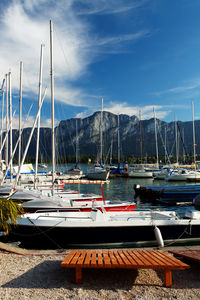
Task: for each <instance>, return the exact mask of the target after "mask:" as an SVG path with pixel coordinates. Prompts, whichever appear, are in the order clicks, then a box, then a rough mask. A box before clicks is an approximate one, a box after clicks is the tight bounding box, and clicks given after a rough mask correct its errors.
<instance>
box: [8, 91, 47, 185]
mask: <svg viewBox="0 0 200 300" xmlns="http://www.w3.org/2000/svg"><path fill="white" fill-rule="evenodd" d="M46 92H47V88H46V89H45V91H44V95H43V97H42V100H41V102H40V105H39V107H38V112H37V115H36V117H35V120H34V123H33V127H32V129H31V133H30V135H29V138H28V141H27V144H26V148H25V150H24V152H23V157H22V159H21V164H20V166H19V169H18V173H17V175H16V178H15V182H14V185H13V187H15V186H16V185H17V183H18V180H19V176H20V171H21V168H22V165H23V164H24V161H25V158H26V154H27V152H28V149H29V146H30V142H31V139H32V136H33V132H34V130H35V126H36V123H37V121H38V117H39V115H40V110H41V107H42V104H43V101H44V98H45V96H46ZM20 138H21V136H20V137H19V139H18V142H17V143H19V140H20ZM16 148H17V144H16ZM15 150H16V149H15ZM13 156H14V151H13ZM10 161H11V160H10Z"/></svg>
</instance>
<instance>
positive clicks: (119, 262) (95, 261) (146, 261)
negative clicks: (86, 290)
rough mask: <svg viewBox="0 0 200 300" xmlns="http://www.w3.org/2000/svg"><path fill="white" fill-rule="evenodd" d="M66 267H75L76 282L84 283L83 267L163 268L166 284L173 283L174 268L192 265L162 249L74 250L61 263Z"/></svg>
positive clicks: (180, 268)
mask: <svg viewBox="0 0 200 300" xmlns="http://www.w3.org/2000/svg"><path fill="white" fill-rule="evenodd" d="M61 266H62V267H64V268H75V270H76V283H77V284H79V283H82V269H85V268H103V269H104V268H105V269H107V268H113V269H162V270H164V275H165V282H164V283H165V286H166V287H170V286H171V285H172V273H171V271H172V270H184V269H187V268H189V267H190V266H189V265H187V264H185V263H183V262H181V261H180V260H178V259H176V258H175V257H173V256H171V255H169V254H168V253H166V252H164V251H161V250H73V251H71V252H70V253H69V254H68V255H67V257H66V258H65V259H64V261H63V262H62V263H61Z"/></svg>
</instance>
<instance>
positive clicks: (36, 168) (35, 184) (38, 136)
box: [34, 44, 44, 188]
mask: <svg viewBox="0 0 200 300" xmlns="http://www.w3.org/2000/svg"><path fill="white" fill-rule="evenodd" d="M43 48H44V45H43V44H42V45H41V51H40V74H39V91H38V109H39V106H40V103H41V94H42V71H43ZM37 123H38V124H37V143H36V158H35V180H34V187H35V188H36V186H37V173H38V156H39V143H40V114H39V116H38V121H37Z"/></svg>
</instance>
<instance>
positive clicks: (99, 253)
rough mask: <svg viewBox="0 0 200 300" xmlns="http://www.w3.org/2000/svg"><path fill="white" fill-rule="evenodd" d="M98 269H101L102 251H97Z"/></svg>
mask: <svg viewBox="0 0 200 300" xmlns="http://www.w3.org/2000/svg"><path fill="white" fill-rule="evenodd" d="M97 256H98V262H97V263H98V267H100V268H101V267H103V256H102V251H101V250H98V255H97Z"/></svg>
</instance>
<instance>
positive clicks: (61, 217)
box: [36, 215, 93, 221]
mask: <svg viewBox="0 0 200 300" xmlns="http://www.w3.org/2000/svg"><path fill="white" fill-rule="evenodd" d="M40 218H52V219H64V220H65V221H66V220H67V219H77V220H80V219H81V220H88V219H91V220H93V219H92V218H91V217H66V216H55V215H54V216H49V215H39V216H38V217H37V218H36V220H38V219H40Z"/></svg>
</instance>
